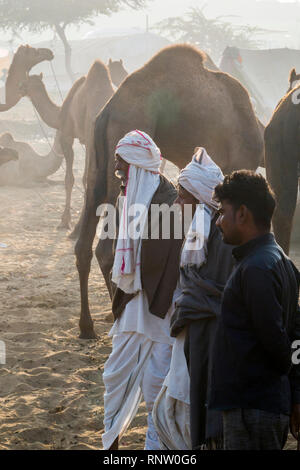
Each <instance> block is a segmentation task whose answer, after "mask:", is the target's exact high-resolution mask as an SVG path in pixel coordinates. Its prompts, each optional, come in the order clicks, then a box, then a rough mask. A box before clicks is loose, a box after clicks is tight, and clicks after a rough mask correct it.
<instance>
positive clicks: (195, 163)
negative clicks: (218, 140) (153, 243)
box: [178, 148, 224, 267]
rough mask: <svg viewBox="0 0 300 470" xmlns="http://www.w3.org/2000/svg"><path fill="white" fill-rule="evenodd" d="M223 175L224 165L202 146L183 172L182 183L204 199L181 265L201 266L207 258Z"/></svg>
mask: <svg viewBox="0 0 300 470" xmlns="http://www.w3.org/2000/svg"><path fill="white" fill-rule="evenodd" d="M223 179H224V176H223V173H222V171H221V169H220V168H219V167H218V165H216V164H215V163H214V162H213V160H212V159H211V158H210V157H209V155H208V154H207V152H206V150H205V149H204V148H198V150H197V152H196V153H195V155H194V156H193V158H192V161H191V162H190V163H189V164H188V165H187V166H186V167H185V168H184V169H183V170H182V171H181V172H180V175H179V177H178V183H179V184H180V185H181V186H182V187H183V188H184V189H186V190H187V191H188V192H189V193H191V194H192V195H193V196H194V197H195V198H196V199H197V200H198V201H199V202H200V204H199V205H198V207H197V210H196V212H195V214H194V217H193V220H192V223H191V226H190V228H189V231H188V233H187V236H186V240H185V243H184V246H183V249H182V252H181V260H180V265H181V266H186V265H189V264H194V265H196V266H198V267H200V266H201V265H202V264H203V263H205V262H206V258H207V242H208V238H209V234H210V227H211V220H212V218H213V217H214V215H215V209H217V208H218V205H217V203H216V202H215V201H214V200H213V199H212V196H213V192H214V189H215V187H216V186H217V185H218V184H219V183H221V182H222V181H223Z"/></svg>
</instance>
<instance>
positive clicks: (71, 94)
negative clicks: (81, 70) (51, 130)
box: [60, 76, 86, 123]
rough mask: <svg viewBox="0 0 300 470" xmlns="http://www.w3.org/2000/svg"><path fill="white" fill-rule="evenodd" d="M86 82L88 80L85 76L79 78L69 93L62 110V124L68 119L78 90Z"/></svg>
mask: <svg viewBox="0 0 300 470" xmlns="http://www.w3.org/2000/svg"><path fill="white" fill-rule="evenodd" d="M85 80H86V77H85V76H83V77H80V78H78V80H76V82H74V84H73V86H72V88H71V90H70V91H69V93H68V94H67V96H66V98H65V99H64V102H63V105H62V108H61V112H60V120H61V122H62V123H63V122H64V120H65V119H66V117H67V114H68V111H69V107H70V104H71V102H72V99H73V97H74V95H75V93H76V92H77V90H78V88H80V87H81V85H82V84H83V83H84V82H85Z"/></svg>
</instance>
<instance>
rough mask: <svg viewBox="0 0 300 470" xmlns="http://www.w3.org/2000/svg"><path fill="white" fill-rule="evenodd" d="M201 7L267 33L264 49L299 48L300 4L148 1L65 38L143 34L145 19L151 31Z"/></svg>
mask: <svg viewBox="0 0 300 470" xmlns="http://www.w3.org/2000/svg"><path fill="white" fill-rule="evenodd" d="M43 1H44V0H41V3H42V2H43ZM202 6H205V9H204V12H205V15H206V16H207V17H211V18H213V17H216V16H228V18H226V19H227V20H228V21H230V22H232V23H234V24H239V25H247V24H249V25H252V26H258V27H260V28H265V29H268V30H270V31H269V32H266V33H265V34H264V37H263V41H264V44H265V46H266V47H291V48H300V2H299V1H288V0H280V1H276V0H261V1H260V0H209V1H205V0H185V1H179V0H153V1H150V0H149V5H148V8H145V9H144V10H139V11H134V10H129V9H127V10H124V11H121V12H119V13H116V14H114V15H112V16H110V17H107V16H104V15H100V16H98V17H96V18H94V22H95V24H94V26H90V25H84V26H81V27H80V28H76V27H69V28H68V29H67V34H68V38H69V39H71V40H74V39H75V40H76V39H77V40H78V39H82V38H84V37H86V35H87V34H88V33H90V32H91V31H95V30H97V34H98V35H99V36H101V35H110V34H111V33H112V32H113V33H114V34H116V33H117V31H118V30H124V29H128V28H140V29H142V30H146V24H147V20H146V17H147V16H148V23H149V27H150V28H152V27H153V26H154V25H155V23H157V22H158V21H161V20H162V19H164V18H167V17H170V16H179V15H183V14H184V13H185V12H186V11H187V10H188V9H189V7H202ZM101 30H102V32H101ZM272 31H276V32H272ZM21 38H22V41H23V42H29V43H32V42H37V41H41V40H51V39H52V38H53V33H52V32H51V31H48V32H45V33H43V34H38V35H33V34H29V33H22V34H21ZM9 39H11V38H10V36H9V35H7V34H3V33H1V34H0V41H8V40H9Z"/></svg>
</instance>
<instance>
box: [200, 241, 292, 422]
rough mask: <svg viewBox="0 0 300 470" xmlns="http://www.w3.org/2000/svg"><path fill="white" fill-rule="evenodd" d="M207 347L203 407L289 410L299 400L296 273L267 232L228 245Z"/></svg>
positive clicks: (286, 412)
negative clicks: (228, 264) (230, 263)
mask: <svg viewBox="0 0 300 470" xmlns="http://www.w3.org/2000/svg"><path fill="white" fill-rule="evenodd" d="M233 255H234V257H235V259H236V261H237V265H236V268H235V270H234V271H233V273H232V275H231V276H230V278H229V280H228V282H227V284H226V286H225V290H224V294H223V299H222V307H221V317H220V320H219V324H218V328H217V333H216V339H215V344H214V350H213V367H212V375H211V393H210V397H209V407H210V408H212V409H218V410H226V409H232V408H252V409H260V410H265V411H270V412H274V413H284V414H289V413H290V411H291V403H300V365H298V366H296V365H292V360H291V358H292V353H293V350H292V349H291V346H292V343H293V342H294V340H299V339H300V311H299V307H298V296H299V279H300V276H299V271H298V270H297V269H296V267H295V266H294V264H293V263H292V261H291V260H290V259H289V258H288V257H287V256H286V255H285V254H284V253H283V251H282V249H281V248H280V247H279V245H277V243H276V241H275V239H274V236H273V234H271V233H269V234H266V235H263V236H261V237H258V238H256V239H254V240H251V241H250V242H248V243H246V244H245V245H242V246H239V247H237V248H234V250H233Z"/></svg>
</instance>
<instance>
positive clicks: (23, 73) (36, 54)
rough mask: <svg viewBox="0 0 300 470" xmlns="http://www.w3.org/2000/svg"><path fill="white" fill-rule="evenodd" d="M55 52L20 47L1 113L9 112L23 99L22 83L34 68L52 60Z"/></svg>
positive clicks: (6, 88) (10, 71)
mask: <svg viewBox="0 0 300 470" xmlns="http://www.w3.org/2000/svg"><path fill="white" fill-rule="evenodd" d="M52 59H53V52H52V51H51V50H50V49H45V48H38V49H36V48H35V47H31V46H29V45H28V44H27V45H26V46H19V48H18V49H17V51H16V53H15V54H14V57H13V60H12V63H11V65H10V67H9V70H8V73H7V78H6V82H5V101H6V102H5V104H3V103H1V104H0V111H1V112H3V111H7V110H8V109H10V108H12V107H13V106H15V105H16V104H17V103H18V101H20V99H21V98H22V94H21V93H20V88H19V86H20V83H22V82H23V81H24V80H25V79H26V77H27V75H28V73H29V72H30V70H31V69H32V67H34V66H35V65H37V64H39V63H40V62H43V61H44V60H52Z"/></svg>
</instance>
